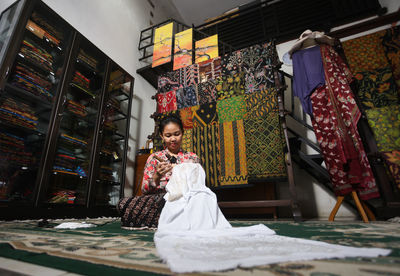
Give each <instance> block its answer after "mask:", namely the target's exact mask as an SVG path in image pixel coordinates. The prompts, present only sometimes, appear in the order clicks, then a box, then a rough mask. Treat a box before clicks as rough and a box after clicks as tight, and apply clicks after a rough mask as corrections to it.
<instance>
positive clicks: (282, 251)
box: [154, 163, 390, 273]
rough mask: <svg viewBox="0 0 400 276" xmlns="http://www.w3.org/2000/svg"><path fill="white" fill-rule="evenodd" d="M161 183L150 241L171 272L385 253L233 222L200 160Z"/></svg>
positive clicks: (174, 172)
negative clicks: (207, 183)
mask: <svg viewBox="0 0 400 276" xmlns="http://www.w3.org/2000/svg"><path fill="white" fill-rule="evenodd" d="M189 174H192V175H189ZM177 182H179V183H177ZM166 189H167V194H166V195H165V199H166V203H165V206H164V208H163V210H162V212H161V216H160V220H159V225H158V230H157V232H156V233H155V235H154V241H155V244H156V248H157V252H158V254H159V256H160V257H161V259H163V260H164V261H165V262H166V263H167V264H168V266H169V267H170V269H171V270H172V271H173V272H176V273H185V272H204V271H220V270H226V269H234V268H236V267H239V266H240V267H252V266H257V265H266V264H271V263H278V262H289V261H305V260H313V259H328V258H344V257H356V256H360V257H376V256H379V255H388V254H389V253H390V250H387V249H379V248H356V247H349V246H340V245H334V244H328V243H325V242H318V241H312V240H306V239H298V238H290V237H285V236H279V235H276V233H275V231H273V230H271V229H269V228H268V227H266V226H265V225H262V224H259V225H254V226H250V227H232V226H231V225H230V224H229V222H228V221H227V220H226V219H225V217H224V216H223V214H222V212H221V211H220V209H219V207H218V204H217V199H216V196H215V194H214V193H213V192H212V191H211V190H210V189H209V188H207V187H206V186H205V173H204V170H203V168H202V167H201V166H200V165H199V164H186V163H184V164H180V165H177V166H176V167H175V168H174V169H173V173H172V176H171V180H170V181H169V182H168V184H167V186H166Z"/></svg>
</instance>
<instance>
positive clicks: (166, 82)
mask: <svg viewBox="0 0 400 276" xmlns="http://www.w3.org/2000/svg"><path fill="white" fill-rule="evenodd" d="M178 88H179V72H178V71H173V72H168V73H167V74H164V75H161V76H160V77H159V78H158V85H157V92H158V93H165V92H168V91H171V90H177V89H178Z"/></svg>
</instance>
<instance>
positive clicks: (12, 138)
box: [0, 131, 33, 167]
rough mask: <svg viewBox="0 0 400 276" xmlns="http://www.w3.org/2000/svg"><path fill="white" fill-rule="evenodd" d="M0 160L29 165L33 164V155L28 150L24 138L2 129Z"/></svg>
mask: <svg viewBox="0 0 400 276" xmlns="http://www.w3.org/2000/svg"><path fill="white" fill-rule="evenodd" d="M0 160H1V161H6V162H7V163H15V164H17V165H20V166H26V167H27V166H29V165H31V164H32V161H33V156H32V152H29V151H27V150H26V147H25V139H24V138H22V137H19V136H16V135H13V134H11V133H8V132H5V131H1V132H0Z"/></svg>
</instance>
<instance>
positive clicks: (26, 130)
mask: <svg viewBox="0 0 400 276" xmlns="http://www.w3.org/2000/svg"><path fill="white" fill-rule="evenodd" d="M0 126H1V128H6V129H7V128H8V129H10V130H13V131H15V132H18V133H24V134H26V135H31V134H34V135H37V136H40V137H44V136H45V134H44V133H42V132H40V131H39V130H37V129H31V128H26V127H22V126H18V125H14V124H11V123H7V122H4V121H0Z"/></svg>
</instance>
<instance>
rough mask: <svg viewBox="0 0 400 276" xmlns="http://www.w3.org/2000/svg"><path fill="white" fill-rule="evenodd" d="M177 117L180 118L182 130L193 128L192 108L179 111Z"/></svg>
mask: <svg viewBox="0 0 400 276" xmlns="http://www.w3.org/2000/svg"><path fill="white" fill-rule="evenodd" d="M179 115H180V117H181V120H182V123H183V128H184V129H185V130H186V129H190V128H193V110H192V107H186V108H182V109H180V110H179Z"/></svg>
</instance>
